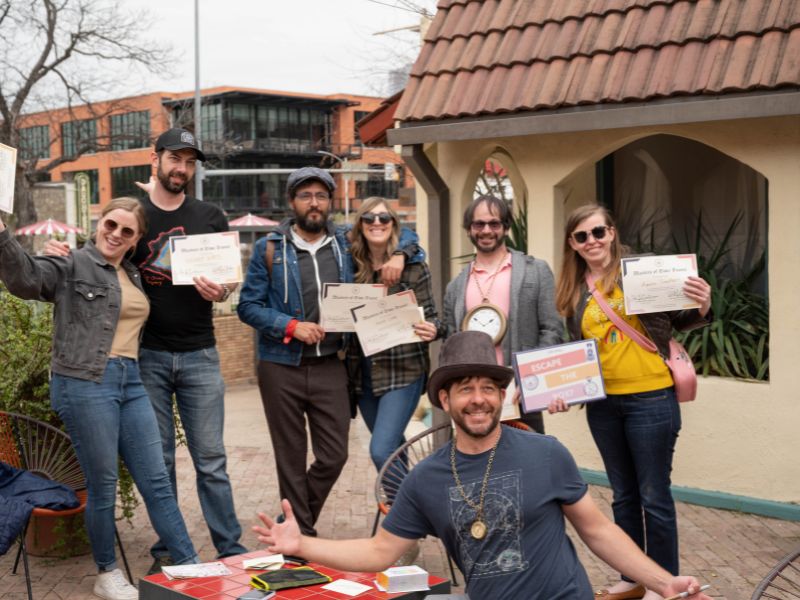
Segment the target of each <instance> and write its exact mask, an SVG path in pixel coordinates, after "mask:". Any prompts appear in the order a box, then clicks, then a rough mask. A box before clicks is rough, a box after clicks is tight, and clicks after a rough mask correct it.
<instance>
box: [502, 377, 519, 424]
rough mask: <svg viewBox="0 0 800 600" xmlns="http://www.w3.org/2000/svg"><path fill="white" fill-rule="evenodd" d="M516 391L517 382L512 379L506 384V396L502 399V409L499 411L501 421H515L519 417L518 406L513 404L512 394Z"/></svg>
mask: <svg viewBox="0 0 800 600" xmlns="http://www.w3.org/2000/svg"><path fill="white" fill-rule="evenodd" d="M516 391H517V382H516V381H514V380H513V379H512V380H511V381H509V382H508V387H507V388H506V395H505V397H504V398H503V407H502V409H501V410H500V420H501V421H516V420H517V419H519V417H520V411H519V404H517V403H516V402H514V394H515V393H516Z"/></svg>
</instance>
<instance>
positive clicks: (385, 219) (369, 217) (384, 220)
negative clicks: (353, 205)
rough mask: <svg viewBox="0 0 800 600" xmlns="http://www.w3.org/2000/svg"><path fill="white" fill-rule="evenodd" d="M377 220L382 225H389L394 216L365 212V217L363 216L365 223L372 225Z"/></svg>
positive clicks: (362, 219) (386, 213)
mask: <svg viewBox="0 0 800 600" xmlns="http://www.w3.org/2000/svg"><path fill="white" fill-rule="evenodd" d="M375 219H377V220H378V221H380V223H381V225H387V224H388V223H391V222H392V215H390V214H389V213H388V212H379V213H374V212H365V213H364V214H363V215H361V221H362V222H363V223H367V224H371V223H374V222H375Z"/></svg>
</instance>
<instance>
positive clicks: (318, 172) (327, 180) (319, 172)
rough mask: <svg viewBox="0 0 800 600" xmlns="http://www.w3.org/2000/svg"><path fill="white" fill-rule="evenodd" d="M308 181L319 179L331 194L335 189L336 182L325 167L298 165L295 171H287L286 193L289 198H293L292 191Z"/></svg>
mask: <svg viewBox="0 0 800 600" xmlns="http://www.w3.org/2000/svg"><path fill="white" fill-rule="evenodd" d="M309 181H319V182H320V183H321V184H322V185H324V186H325V187H326V188H328V192H330V193H331V194H332V193H333V192H334V190H335V189H336V183H335V182H334V181H333V177H331V174H330V173H328V172H327V171H326V170H325V169H320V168H318V167H300V168H299V169H297V170H296V171H292V172H291V173H289V179H288V180H287V181H286V193H287V194H289V198H294V191H295V190H296V189H297V188H298V187H300V186H301V185H303V184H304V183H308V182H309Z"/></svg>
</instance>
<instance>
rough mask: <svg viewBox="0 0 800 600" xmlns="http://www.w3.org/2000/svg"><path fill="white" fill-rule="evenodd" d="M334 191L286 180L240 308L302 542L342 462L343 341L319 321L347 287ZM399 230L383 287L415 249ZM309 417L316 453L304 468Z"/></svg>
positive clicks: (305, 180)
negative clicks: (325, 300)
mask: <svg viewBox="0 0 800 600" xmlns="http://www.w3.org/2000/svg"><path fill="white" fill-rule="evenodd" d="M335 189H336V184H335V183H334V181H333V178H332V177H331V175H330V173H328V172H327V171H325V170H323V169H319V168H317V167H302V168H300V169H297V170H296V171H293V172H292V173H291V174H290V175H289V179H288V181H287V184H286V193H287V195H288V201H289V206H290V207H291V209H292V212H293V216H292V217H289V218H287V219H285V220H284V221H283V222H282V223H281V224H280V225H279V226H278V227H277V228H276V229H275V230H274V231H272V232H270V233H269V235H267V237H266V238H262V239H260V240H258V242H256V244H255V247H254V249H253V256H252V258H251V260H250V265H249V267H248V269H247V277H246V278H245V282H244V285H243V286H242V292H241V295H240V298H239V305H238V309H237V310H238V312H239V318H240V319H241V320H242V321H243V322H245V323H247V324H248V325H250V326H251V327H253V328H255V329H256V330H257V331H258V334H259V335H258V357H259V364H258V384H259V389H260V392H261V401H262V404H263V405H264V413H265V415H266V417H267V425H268V427H269V432H270V438H271V440H272V447H273V450H274V455H275V463H276V466H277V474H278V486H279V488H280V493H281V496H282V497H283V498H288V499H289V500H290V501H291V503H292V506H293V507H294V509H295V517H296V519H297V523H298V524H299V526H300V530H301V531H302V532H303V534H305V535H309V536H313V535H316V530H315V529H314V525H315V524H316V522H317V519H318V517H319V514H320V511H321V510H322V507H323V505H324V504H325V500H326V499H327V497H328V494H329V493H330V490H331V488H332V487H333V484H334V483H336V480H337V479H338V477H339V473H341V471H342V468H343V467H344V464H345V462H347V438H348V434H349V431H350V416H351V410H350V396H349V394H348V390H347V373H346V371H345V364H344V362H343V361H342V360H341V358H340V356H339V351H340V350H342V349H343V348H344V339H343V337H344V336H343V335H342V334H340V333H331V332H328V333H326V332H325V330H324V329H323V328H322V326H321V325H320V324H319V323H320V298H321V296H322V288H323V285H324V284H325V283H352V281H353V266H352V259H351V257H350V250H349V242H348V240H347V238H346V230H345V229H341V228H339V229H337V228H336V227H335V226H334V224H333V223H332V222H331V221H329V219H328V216H329V212H330V209H331V200H332V197H333V192H334V190H335ZM405 232H406V237H405V238H404V237H402V236H401V239H400V243H399V246H400V249H401V254H400V255H398V256H393V257H392V260H390V261H389V262H387V263H386V265H384V267H383V269H382V279H383V281H384V283H388V282H389V281H390V280H391V281H397V279H398V278H399V275H400V273H401V272H402V270H403V265H404V262H405V258H406V257H413V256H415V255H416V254H417V252H418V247H417V245H416V239H417V238H416V235H415V234H413V232H410V230H405ZM408 234H410V235H411V236H412V239H409V238H408ZM404 252H408V253H409V254H408V255H406V254H404ZM306 420H308V428H309V432H310V434H311V447H312V450H313V452H314V461H313V462H312V464H311V466H310V467H307V465H306V455H307V452H308V443H307V432H306Z"/></svg>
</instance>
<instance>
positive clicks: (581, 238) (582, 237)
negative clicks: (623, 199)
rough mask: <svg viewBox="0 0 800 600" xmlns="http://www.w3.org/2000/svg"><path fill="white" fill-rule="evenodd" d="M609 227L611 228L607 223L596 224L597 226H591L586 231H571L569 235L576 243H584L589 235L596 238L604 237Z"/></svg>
mask: <svg viewBox="0 0 800 600" xmlns="http://www.w3.org/2000/svg"><path fill="white" fill-rule="evenodd" d="M609 229H611V227H609V226H608V225H598V226H597V227H592V228H591V229H589V230H588V231H573V232H572V233H571V234H570V235H571V236H572V239H573V240H575V243H576V244H585V243H586V242H587V241H588V240H589V236H590V235H591V236H592V237H593V238H594V239H596V240H602V239H603V238H604V237H606V234H607V233H608V230H609Z"/></svg>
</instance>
